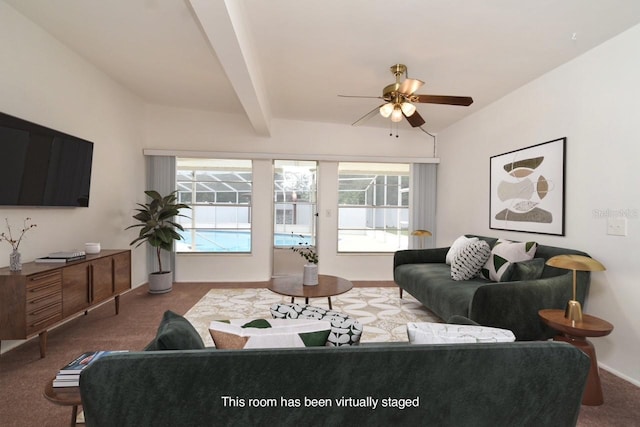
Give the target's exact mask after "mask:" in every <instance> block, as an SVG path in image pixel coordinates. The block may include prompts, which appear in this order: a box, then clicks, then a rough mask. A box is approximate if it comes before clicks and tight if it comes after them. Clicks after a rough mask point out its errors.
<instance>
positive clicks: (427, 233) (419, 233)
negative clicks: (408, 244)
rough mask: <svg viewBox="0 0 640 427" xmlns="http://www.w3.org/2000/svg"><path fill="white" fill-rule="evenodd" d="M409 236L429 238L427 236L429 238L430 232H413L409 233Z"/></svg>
mask: <svg viewBox="0 0 640 427" xmlns="http://www.w3.org/2000/svg"><path fill="white" fill-rule="evenodd" d="M411 235H412V236H426V237H429V236H431V232H430V231H428V230H413V231H412V232H411Z"/></svg>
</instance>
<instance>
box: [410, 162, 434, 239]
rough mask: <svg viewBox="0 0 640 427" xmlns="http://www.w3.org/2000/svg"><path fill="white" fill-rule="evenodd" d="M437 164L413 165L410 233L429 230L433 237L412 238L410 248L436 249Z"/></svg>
mask: <svg viewBox="0 0 640 427" xmlns="http://www.w3.org/2000/svg"><path fill="white" fill-rule="evenodd" d="M436 177H437V164H435V163H413V164H412V165H411V194H412V200H411V214H410V215H411V220H410V225H409V232H412V231H414V230H428V231H430V232H431V233H432V236H431V237H424V238H419V237H416V236H411V238H410V239H409V248H410V249H414V248H420V247H421V243H423V244H424V248H433V247H435V241H436V183H437V180H436ZM421 240H422V242H421Z"/></svg>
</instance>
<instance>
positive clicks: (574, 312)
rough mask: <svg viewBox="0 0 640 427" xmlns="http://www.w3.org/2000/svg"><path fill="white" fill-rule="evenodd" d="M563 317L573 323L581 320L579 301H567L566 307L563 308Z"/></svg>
mask: <svg viewBox="0 0 640 427" xmlns="http://www.w3.org/2000/svg"><path fill="white" fill-rule="evenodd" d="M564 317H565V318H566V319H569V320H571V322H573V323H575V322H582V306H580V302H579V301H575V300H570V301H569V302H568V303H567V308H566V309H565V310H564Z"/></svg>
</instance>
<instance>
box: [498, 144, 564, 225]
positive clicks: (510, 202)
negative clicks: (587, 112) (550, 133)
mask: <svg viewBox="0 0 640 427" xmlns="http://www.w3.org/2000/svg"><path fill="white" fill-rule="evenodd" d="M566 142H567V138H559V139H554V140H553V141H548V142H543V143H542V144H538V145H533V146H531V147H526V148H522V149H520V150H515V151H510V152H508V153H504V154H499V155H497V156H492V157H491V158H490V167H489V189H490V190H489V191H490V197H489V228H491V229H494V230H510V231H524V232H528V233H540V234H555V235H559V236H564V168H565V150H566V148H565V146H566Z"/></svg>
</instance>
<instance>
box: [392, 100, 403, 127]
mask: <svg viewBox="0 0 640 427" xmlns="http://www.w3.org/2000/svg"><path fill="white" fill-rule="evenodd" d="M391 121H392V122H396V123H397V122H400V121H402V109H401V108H400V106H399V105H398V104H396V106H395V107H394V109H393V112H392V113H391Z"/></svg>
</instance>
